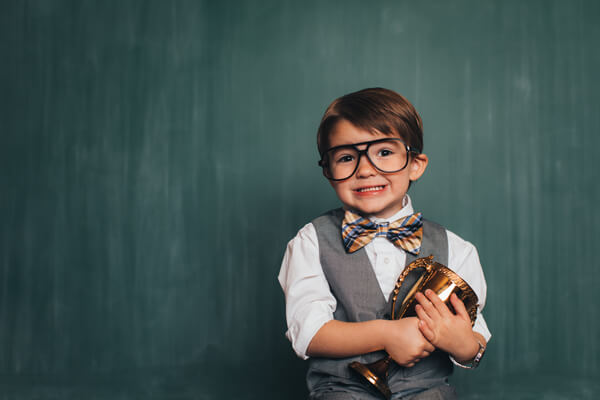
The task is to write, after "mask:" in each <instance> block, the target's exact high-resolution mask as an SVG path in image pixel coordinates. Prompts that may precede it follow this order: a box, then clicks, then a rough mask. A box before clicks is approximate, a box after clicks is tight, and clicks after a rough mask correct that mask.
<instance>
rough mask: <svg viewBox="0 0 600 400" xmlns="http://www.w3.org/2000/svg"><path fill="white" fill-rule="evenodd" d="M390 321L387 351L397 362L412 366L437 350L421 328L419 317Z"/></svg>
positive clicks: (386, 344)
mask: <svg viewBox="0 0 600 400" xmlns="http://www.w3.org/2000/svg"><path fill="white" fill-rule="evenodd" d="M389 323H390V329H387V330H386V334H385V338H386V342H385V351H386V352H387V353H388V354H389V355H390V356H391V357H392V359H393V360H394V361H396V363H398V364H400V365H402V366H403V367H412V366H414V365H415V363H417V362H419V361H420V360H421V359H422V358H425V357H427V356H429V354H430V353H431V352H432V351H434V350H435V347H434V346H433V345H432V344H431V343H429V342H428V341H427V339H426V338H425V336H423V334H422V333H421V331H420V330H419V320H418V319H417V318H415V317H409V318H402V319H399V320H395V321H389Z"/></svg>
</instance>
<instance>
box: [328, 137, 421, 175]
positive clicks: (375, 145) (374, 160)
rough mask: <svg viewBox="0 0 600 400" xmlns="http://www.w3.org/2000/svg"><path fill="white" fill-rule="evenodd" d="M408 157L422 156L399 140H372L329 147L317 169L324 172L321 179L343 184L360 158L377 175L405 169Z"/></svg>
mask: <svg viewBox="0 0 600 400" xmlns="http://www.w3.org/2000/svg"><path fill="white" fill-rule="evenodd" d="M362 145H366V146H367V147H365V148H364V150H360V149H358V146H362ZM409 153H415V154H420V153H421V152H420V151H419V150H417V149H415V148H414V147H410V146H408V145H406V144H405V143H404V142H403V141H402V139H397V138H386V139H378V140H371V141H368V142H361V143H354V144H347V145H342V146H335V147H332V148H330V149H328V150H327V151H325V152H324V153H323V154H321V160H320V161H319V166H321V167H322V168H323V175H325V177H326V178H327V179H329V180H332V181H343V180H344V179H348V178H350V177H351V176H352V175H354V173H355V172H356V170H357V169H358V164H360V157H361V156H362V155H363V154H364V155H365V156H366V157H367V159H368V160H369V161H370V162H371V164H372V165H373V166H374V167H375V168H376V169H377V170H378V171H380V172H384V173H392V172H399V171H402V170H403V169H404V168H406V166H407V165H408V159H409Z"/></svg>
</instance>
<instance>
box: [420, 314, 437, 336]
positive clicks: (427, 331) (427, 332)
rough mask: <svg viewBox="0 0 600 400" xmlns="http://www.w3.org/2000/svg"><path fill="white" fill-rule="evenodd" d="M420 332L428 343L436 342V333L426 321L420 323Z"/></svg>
mask: <svg viewBox="0 0 600 400" xmlns="http://www.w3.org/2000/svg"><path fill="white" fill-rule="evenodd" d="M421 312H423V311H421ZM419 318H420V317H419ZM419 330H420V331H421V333H422V334H423V336H425V339H427V341H428V342H435V336H436V335H435V332H434V331H433V329H431V328H430V325H429V324H428V323H427V322H426V321H425V320H421V321H419Z"/></svg>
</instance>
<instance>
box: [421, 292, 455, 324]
mask: <svg viewBox="0 0 600 400" xmlns="http://www.w3.org/2000/svg"><path fill="white" fill-rule="evenodd" d="M425 296H427V299H428V300H429V301H430V302H431V304H433V306H434V307H435V309H436V311H437V312H438V313H439V314H440V315H441V316H444V317H445V316H447V315H449V314H452V313H451V312H450V310H449V309H448V307H447V306H446V304H445V303H444V302H443V301H442V299H440V297H439V296H438V295H437V294H436V293H435V292H434V291H433V290H431V289H427V290H426V291H425Z"/></svg>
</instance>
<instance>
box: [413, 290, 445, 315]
mask: <svg viewBox="0 0 600 400" xmlns="http://www.w3.org/2000/svg"><path fill="white" fill-rule="evenodd" d="M429 291H430V290H429V289H427V290H426V291H425V292H426V293H427V292H429ZM431 292H432V293H433V291H431ZM434 296H435V297H437V295H436V294H435V293H434ZM415 299H416V300H417V301H418V302H419V305H420V306H421V307H423V309H424V310H425V312H426V313H427V315H428V316H429V318H431V319H435V318H439V317H440V312H439V310H438V309H437V308H436V306H435V304H434V303H433V302H432V301H431V300H430V299H429V297H428V296H425V295H424V294H423V293H421V292H418V293H417V294H416V295H415ZM438 299H439V297H438ZM416 308H417V307H415V310H416Z"/></svg>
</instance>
